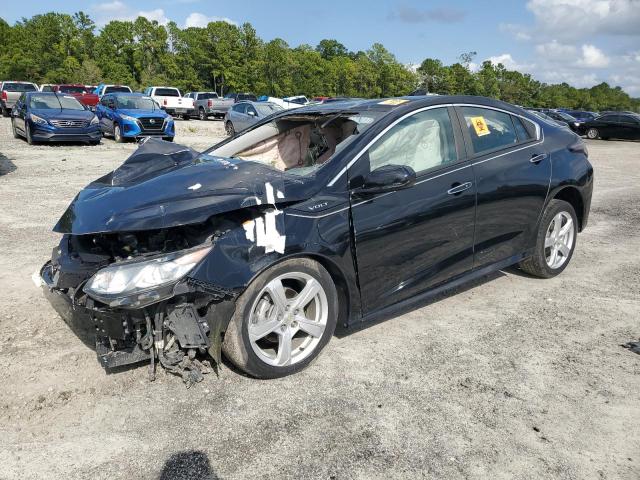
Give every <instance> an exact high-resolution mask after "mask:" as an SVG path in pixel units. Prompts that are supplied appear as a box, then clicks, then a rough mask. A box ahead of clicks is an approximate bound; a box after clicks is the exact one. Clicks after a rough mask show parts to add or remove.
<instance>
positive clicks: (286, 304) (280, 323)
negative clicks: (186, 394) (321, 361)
mask: <svg viewBox="0 0 640 480" xmlns="http://www.w3.org/2000/svg"><path fill="white" fill-rule="evenodd" d="M337 305H338V294H337V291H336V287H335V285H334V283H333V280H332V279H331V276H330V275H329V273H328V272H327V271H326V270H325V268H324V267H323V266H322V265H320V264H319V263H317V262H315V261H313V260H310V259H306V258H295V259H290V260H285V261H284V262H282V263H279V264H277V265H275V266H274V267H272V268H270V269H268V270H267V271H265V272H263V273H262V274H260V275H259V276H258V277H257V278H256V279H255V280H254V281H253V282H252V283H251V285H249V287H248V288H247V289H246V290H245V292H244V293H243V294H242V295H240V297H238V299H237V301H236V308H235V312H234V315H233V317H232V319H231V322H230V323H229V327H228V328H227V331H226V333H225V336H224V341H223V343H222V351H223V352H224V354H225V356H226V357H227V358H228V359H229V360H231V362H233V363H234V364H235V365H236V366H237V367H238V368H240V369H242V370H243V371H245V372H246V373H248V374H249V375H252V376H254V377H256V378H278V377H284V376H286V375H290V374H292V373H296V372H298V371H300V370H302V369H303V368H305V367H306V366H307V365H309V363H311V361H313V359H314V358H316V357H317V356H318V354H319V353H320V351H321V350H322V349H323V348H324V346H325V345H326V344H327V343H328V342H329V339H330V338H331V336H332V335H333V332H334V330H335V327H336V323H337V319H338V307H337Z"/></svg>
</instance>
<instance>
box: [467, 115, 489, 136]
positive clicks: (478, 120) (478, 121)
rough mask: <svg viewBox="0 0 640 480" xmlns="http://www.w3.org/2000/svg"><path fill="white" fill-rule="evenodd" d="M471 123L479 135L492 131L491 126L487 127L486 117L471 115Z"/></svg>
mask: <svg viewBox="0 0 640 480" xmlns="http://www.w3.org/2000/svg"><path fill="white" fill-rule="evenodd" d="M471 125H473V129H474V130H475V131H476V135H478V136H479V137H482V136H483V135H489V134H490V133H491V132H490V131H489V127H487V122H485V121H484V117H471Z"/></svg>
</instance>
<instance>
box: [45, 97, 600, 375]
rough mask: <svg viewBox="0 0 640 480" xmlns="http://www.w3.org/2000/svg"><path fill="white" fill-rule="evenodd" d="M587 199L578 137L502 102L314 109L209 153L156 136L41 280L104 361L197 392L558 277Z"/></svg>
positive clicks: (390, 102)
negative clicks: (401, 315)
mask: <svg viewBox="0 0 640 480" xmlns="http://www.w3.org/2000/svg"><path fill="white" fill-rule="evenodd" d="M592 188H593V168H592V166H591V165H590V163H589V161H588V159H587V149H586V147H585V144H584V142H583V141H582V139H580V138H579V137H578V136H576V135H575V134H574V133H572V132H570V131H568V130H567V129H564V128H559V127H558V126H557V125H553V124H551V123H548V122H546V121H543V120H540V119H538V118H537V117H535V116H533V115H531V114H529V113H527V112H525V111H524V110H522V109H520V108H517V107H514V106H512V105H509V104H506V103H503V102H499V101H495V100H490V99H486V98H482V97H465V96H454V97H448V96H437V97H435V96H434V97H411V98H409V97H406V98H395V99H387V100H367V101H355V102H342V103H330V104H326V105H312V106H307V107H303V108H300V109H296V110H288V111H283V112H279V113H277V114H275V115H273V116H271V117H269V118H267V119H265V120H263V121H261V122H260V123H258V124H256V125H254V126H252V127H249V128H248V129H246V130H244V131H243V132H241V133H239V134H236V135H235V136H233V137H231V138H228V139H226V140H224V141H222V142H221V143H219V144H217V145H215V146H213V147H211V148H210V149H209V150H207V151H205V152H203V153H198V152H195V151H192V150H190V149H188V148H186V147H180V146H177V145H174V144H170V143H167V142H162V141H160V140H155V139H150V140H149V141H147V142H146V143H144V144H143V145H142V146H140V148H139V149H138V151H137V152H136V153H134V154H133V155H132V156H131V157H130V158H129V159H128V160H127V161H125V162H124V163H123V164H122V165H121V166H120V167H118V168H117V169H116V170H114V171H113V172H111V173H109V174H108V175H106V176H104V177H102V178H100V179H98V180H96V181H94V182H93V183H91V184H90V185H88V186H87V187H86V188H85V189H84V190H82V191H81V192H80V193H79V194H78V196H77V197H76V198H75V199H74V200H73V202H72V203H71V205H70V206H69V207H68V209H67V211H66V212H65V213H64V215H63V216H62V217H61V218H60V220H59V222H58V223H57V225H56V226H55V228H54V230H55V231H56V232H58V233H60V234H61V236H62V238H61V241H60V244H59V246H58V247H57V248H56V249H54V253H53V257H52V259H51V260H50V261H49V262H47V263H46V264H45V265H44V266H43V268H42V270H41V279H42V284H43V286H44V291H45V294H46V295H47V297H48V298H49V299H50V301H51V302H52V304H53V305H54V306H55V307H56V308H57V309H58V311H59V312H60V313H61V314H62V316H63V317H64V318H65V319H66V320H67V322H68V323H69V324H70V325H71V326H72V327H73V328H74V329H75V330H76V331H77V332H78V333H80V334H81V335H83V338H85V339H88V338H90V340H88V341H91V342H97V343H96V344H97V349H98V357H99V360H100V361H101V363H102V364H103V366H105V367H107V368H109V367H115V366H119V365H123V364H127V363H134V362H139V361H147V362H151V364H152V365H153V364H154V362H155V361H156V359H157V360H158V361H159V363H160V364H162V365H163V366H164V367H165V368H167V369H168V370H169V371H171V372H175V373H177V374H179V375H181V376H182V377H183V378H184V380H185V382H187V383H188V384H189V383H192V382H195V381H198V380H200V379H201V378H202V373H205V372H207V371H208V370H209V368H208V367H209V366H208V365H207V364H206V363H205V359H204V358H203V356H204V355H205V354H206V352H208V353H209V354H210V356H211V358H213V359H214V360H215V361H216V362H219V361H220V355H221V352H223V353H224V354H225V355H226V357H227V358H228V359H230V360H231V361H232V362H233V363H234V364H235V365H237V366H238V367H239V368H241V369H242V370H244V371H245V372H247V373H249V374H251V375H253V376H255V377H259V378H274V377H280V376H283V375H288V374H291V373H294V372H297V371H299V370H300V369H302V368H304V367H305V366H306V365H308V364H309V363H310V362H311V361H312V360H313V359H314V358H315V357H316V356H317V355H318V354H319V353H320V351H321V350H322V348H323V347H324V346H325V345H326V344H327V342H328V341H329V340H330V338H331V336H332V335H333V333H334V329H335V328H336V325H337V324H341V325H343V326H345V327H354V326H358V325H360V324H361V323H363V322H368V321H371V320H373V319H375V318H379V317H380V316H387V317H388V316H389V314H390V313H391V312H394V311H398V310H399V309H405V308H407V307H408V306H417V305H420V304H421V303H423V302H424V301H425V299H428V298H430V297H433V296H434V295H436V294H439V293H441V292H443V291H445V290H448V289H451V288H453V287H456V286H458V285H461V284H463V283H466V282H469V281H470V280H473V279H477V278H479V277H482V276H484V275H487V274H488V273H490V272H493V271H496V270H499V269H504V268H506V267H508V266H511V265H518V266H519V267H520V268H521V269H522V270H524V271H525V272H527V273H529V274H531V275H534V276H537V277H542V278H550V277H553V276H555V275H558V274H559V273H561V272H562V271H563V270H564V269H565V268H566V267H567V265H568V264H569V262H570V260H571V257H572V255H573V252H574V250H575V247H576V238H577V234H578V232H580V231H582V229H584V228H585V226H586V225H587V219H588V217H589V208H590V204H591V194H592ZM70 305H73V308H69V306H70ZM372 354H374V353H372Z"/></svg>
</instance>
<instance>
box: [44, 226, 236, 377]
mask: <svg viewBox="0 0 640 480" xmlns="http://www.w3.org/2000/svg"><path fill="white" fill-rule="evenodd" d="M68 244H69V239H68V237H67V236H65V237H64V238H63V240H62V241H61V245H60V246H59V247H58V248H56V249H54V253H53V255H52V259H51V261H49V262H47V263H46V264H45V265H44V266H43V267H42V269H41V270H40V281H41V286H42V288H43V291H44V295H45V297H46V298H47V300H48V301H49V302H50V303H51V305H52V306H53V308H54V309H55V310H56V312H57V313H58V314H59V315H60V317H61V318H62V319H63V320H64V321H65V323H66V324H67V325H68V326H69V327H70V328H71V330H72V331H73V332H74V333H75V334H76V335H77V336H78V338H80V339H81V340H82V341H83V342H84V343H85V344H86V345H87V346H89V347H91V348H95V351H96V354H97V358H98V361H99V362H100V364H101V365H102V366H103V367H104V368H105V369H107V370H110V369H116V368H119V367H123V366H126V365H132V364H137V363H141V362H149V373H150V379H151V380H153V379H154V378H155V370H156V365H157V363H160V364H161V365H162V366H163V367H164V368H165V369H166V370H167V371H169V372H171V373H174V374H176V375H179V376H181V377H182V379H183V381H184V382H185V384H186V385H187V387H190V386H191V385H193V384H194V383H197V382H200V381H201V380H202V379H203V375H204V374H207V373H210V372H212V371H215V372H216V373H217V372H218V368H219V366H220V361H221V342H222V334H223V331H224V329H225V328H226V324H227V322H228V318H229V315H230V314H232V312H233V305H234V302H233V299H234V297H235V295H234V294H233V292H229V291H226V290H221V289H217V288H216V287H215V286H212V285H207V286H204V285H203V284H202V282H200V281H195V280H193V279H189V278H186V279H183V280H182V281H180V282H178V283H176V284H175V285H172V286H171V291H170V292H168V293H167V294H166V295H165V296H164V297H163V298H162V300H161V301H159V302H157V303H153V304H150V305H145V306H144V307H139V308H121V307H115V308H114V307H110V306H108V305H106V304H104V303H101V302H99V301H97V300H96V299H94V298H91V297H90V296H89V295H87V294H86V293H85V292H84V291H83V286H84V285H85V283H86V281H87V279H88V278H89V277H90V276H91V275H93V273H95V271H97V269H99V268H100V267H101V266H103V265H102V264H101V263H96V264H93V265H89V264H87V263H86V262H83V261H82V260H81V259H80V258H79V257H78V256H77V255H76V254H75V253H74V252H70V251H69V248H68V247H67V245H68ZM223 312H224V313H226V316H225V315H221V313H223ZM207 355H208V356H209V357H210V358H211V359H213V366H212V364H211V362H210V361H209V360H208V359H203V358H204V357H206V356H207Z"/></svg>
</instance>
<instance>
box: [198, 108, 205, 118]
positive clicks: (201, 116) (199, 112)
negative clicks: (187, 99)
mask: <svg viewBox="0 0 640 480" xmlns="http://www.w3.org/2000/svg"><path fill="white" fill-rule="evenodd" d="M198 116H199V117H200V120H206V119H207V116H206V115H205V113H204V108H201V109H200V110H199V111H198Z"/></svg>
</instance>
